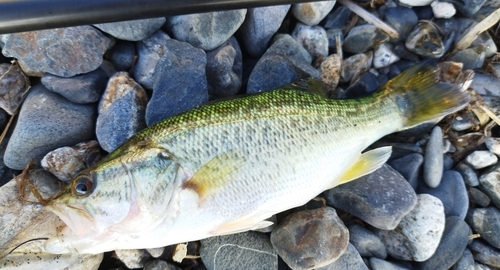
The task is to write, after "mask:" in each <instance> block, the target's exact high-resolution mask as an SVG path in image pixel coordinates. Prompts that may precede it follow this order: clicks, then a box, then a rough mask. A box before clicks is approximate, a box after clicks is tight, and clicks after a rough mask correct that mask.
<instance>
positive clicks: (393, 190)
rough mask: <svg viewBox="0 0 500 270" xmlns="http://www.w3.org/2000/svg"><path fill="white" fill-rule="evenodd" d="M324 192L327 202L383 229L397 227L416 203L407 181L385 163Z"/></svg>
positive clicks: (414, 195)
mask: <svg viewBox="0 0 500 270" xmlns="http://www.w3.org/2000/svg"><path fill="white" fill-rule="evenodd" d="M324 194H325V199H326V201H327V204H328V205H330V206H333V207H336V208H339V209H342V210H344V211H346V212H348V213H350V214H352V215H354V216H357V217H359V218H360V219H362V220H363V221H365V222H367V223H369V224H370V225H372V226H374V227H376V228H380V229H384V230H391V229H394V228H396V226H397V225H398V224H399V223H400V221H401V219H402V218H403V217H404V216H405V215H407V214H408V213H409V212H410V211H411V210H412V209H413V207H414V206H415V204H416V203H417V196H416V194H415V191H414V190H413V188H412V187H411V186H410V184H409V183H408V182H407V181H406V180H405V179H404V177H403V176H401V175H400V174H399V173H398V172H396V171H395V170H394V169H392V168H391V167H390V166H388V165H383V166H382V167H381V168H380V169H378V170H376V171H375V172H373V173H371V174H369V175H366V176H363V177H361V178H359V179H358V180H356V181H351V182H349V183H346V184H343V185H340V186H337V187H335V188H333V189H330V190H327V191H326V192H325V193H324Z"/></svg>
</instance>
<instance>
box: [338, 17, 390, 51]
mask: <svg viewBox="0 0 500 270" xmlns="http://www.w3.org/2000/svg"><path fill="white" fill-rule="evenodd" d="M388 40H389V36H388V35H387V34H385V33H384V32H382V30H380V29H378V28H377V27H376V26H374V25H371V24H365V25H360V26H356V27H354V28H353V29H351V31H349V33H348V34H347V37H346V38H345V40H344V44H343V45H342V49H343V50H344V51H346V52H350V53H362V52H366V51H368V50H371V49H373V48H375V46H377V45H379V44H382V43H384V42H387V41H388Z"/></svg>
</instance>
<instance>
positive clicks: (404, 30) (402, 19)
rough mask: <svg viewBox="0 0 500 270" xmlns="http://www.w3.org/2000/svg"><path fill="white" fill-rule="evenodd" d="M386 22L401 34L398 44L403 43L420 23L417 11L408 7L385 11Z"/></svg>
mask: <svg viewBox="0 0 500 270" xmlns="http://www.w3.org/2000/svg"><path fill="white" fill-rule="evenodd" d="M384 21H385V22H386V23H387V24H389V25H390V26H392V27H393V28H394V29H396V31H398V33H399V38H398V39H396V40H395V41H396V42H401V41H403V40H404V39H405V38H406V37H407V36H408V35H409V34H410V32H411V30H413V28H414V27H415V25H417V23H418V17H417V14H416V13H415V11H413V10H412V9H411V8H407V7H388V8H386V9H385V10H384Z"/></svg>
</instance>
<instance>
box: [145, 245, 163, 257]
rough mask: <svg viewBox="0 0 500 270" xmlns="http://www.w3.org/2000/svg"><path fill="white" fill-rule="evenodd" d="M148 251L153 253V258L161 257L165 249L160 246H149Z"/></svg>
mask: <svg viewBox="0 0 500 270" xmlns="http://www.w3.org/2000/svg"><path fill="white" fill-rule="evenodd" d="M146 251H147V252H148V253H149V255H151V256H152V257H153V258H158V257H160V256H161V255H162V254H163V252H164V251H165V248H164V247H159V248H148V249H146Z"/></svg>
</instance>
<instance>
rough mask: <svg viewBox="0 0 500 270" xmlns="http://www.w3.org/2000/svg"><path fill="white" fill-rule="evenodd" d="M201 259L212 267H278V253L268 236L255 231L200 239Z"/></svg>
mask: <svg viewBox="0 0 500 270" xmlns="http://www.w3.org/2000/svg"><path fill="white" fill-rule="evenodd" d="M200 256H201V260H202V261H203V263H204V264H205V266H206V268H207V269H208V270H213V269H270V270H272V269H276V270H277V269H278V255H277V254H276V252H275V251H274V250H273V247H272V245H271V243H270V242H269V238H268V237H267V236H266V235H264V234H261V233H257V232H244V233H239V234H232V235H224V236H216V237H210V238H207V239H203V240H201V247H200Z"/></svg>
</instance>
